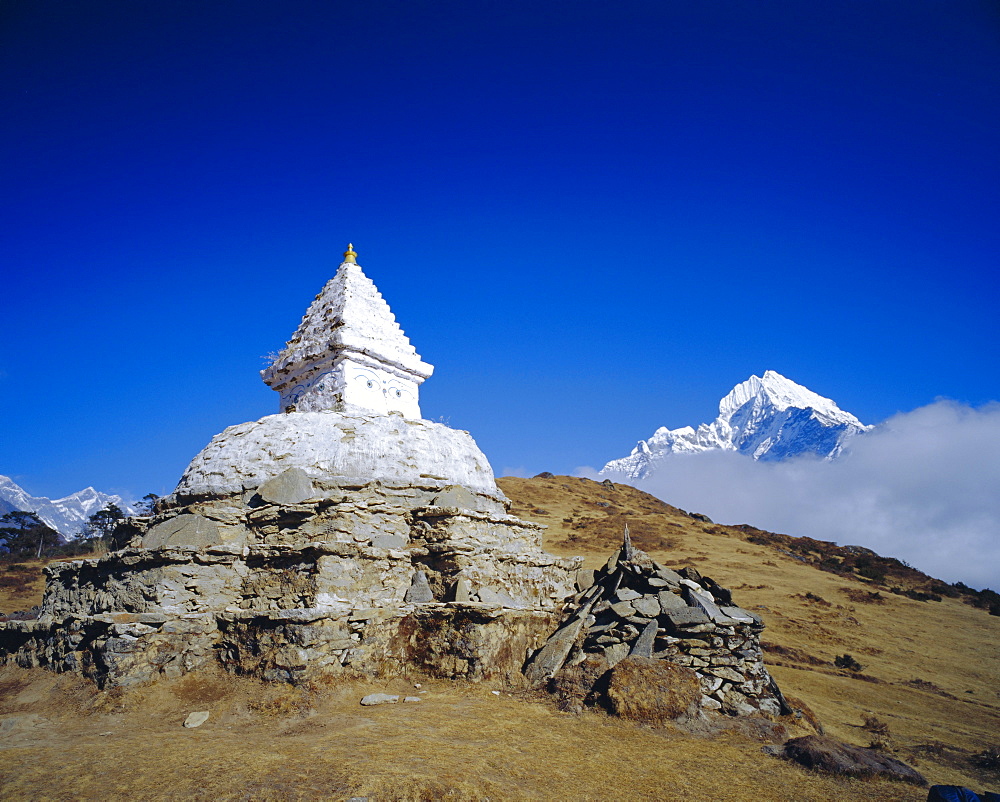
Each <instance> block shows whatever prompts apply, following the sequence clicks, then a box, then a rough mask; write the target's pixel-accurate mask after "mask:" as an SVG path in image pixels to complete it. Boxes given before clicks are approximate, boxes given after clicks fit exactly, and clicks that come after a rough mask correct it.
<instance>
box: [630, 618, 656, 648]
mask: <svg viewBox="0 0 1000 802" xmlns="http://www.w3.org/2000/svg"><path fill="white" fill-rule="evenodd" d="M656 630H657V627H656V622H655V621H650V622H649V623H648V624H646V627H645V629H643V630H642V632H641V633H640V634H639V637H638V638H636V639H635V643H633V644H632V651H631V652H629V655H628V656H629V657H652V656H653V641H655V640H656Z"/></svg>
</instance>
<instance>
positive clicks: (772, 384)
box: [719, 370, 864, 426]
mask: <svg viewBox="0 0 1000 802" xmlns="http://www.w3.org/2000/svg"><path fill="white" fill-rule="evenodd" d="M753 400H758V401H759V402H760V406H763V405H764V404H769V405H770V406H772V407H773V408H774V409H776V410H779V411H784V410H786V409H788V408H789V407H795V408H796V409H812V410H813V411H814V412H816V413H817V414H818V415H822V416H823V417H825V418H827V419H829V420H831V421H833V420H836V421H842V422H844V423H853V424H854V425H855V426H864V424H863V423H861V421H859V420H858V419H857V418H855V417H854V416H853V415H852V414H851V413H850V412H844V410H842V409H841V408H840V407H838V406H837V405H836V404H835V403H834V402H833V401H831V400H830V399H829V398H824V397H823V396H821V395H820V394H819V393H814V392H813V391H812V390H810V389H808V388H806V387H803V386H802V385H801V384H796V383H795V382H793V381H792V380H791V379H786V378H785V377H784V376H782V375H781V374H780V373H778V372H777V371H774V370H767V371H764V375H763V376H762V377H761V376H751V377H750V378H749V379H747V380H746V381H745V382H740V383H739V384H737V385H736V386H735V387H734V388H733V389H732V390H730V391H729V393H728V394H727V395H726V396H725V397H724V398H723V399H722V400H721V401H720V402H719V418H721V419H723V420H727V421H728V420H731V419H732V417H733V415H734V414H735V413H736V412H737V411H738V410H740V409H741V408H742V407H743V406H745V405H746V404H747V402H749V401H753Z"/></svg>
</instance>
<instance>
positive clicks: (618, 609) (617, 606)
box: [611, 601, 635, 618]
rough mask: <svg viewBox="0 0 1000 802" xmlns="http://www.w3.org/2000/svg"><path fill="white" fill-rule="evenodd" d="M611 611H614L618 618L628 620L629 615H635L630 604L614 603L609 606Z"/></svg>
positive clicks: (625, 602) (623, 602) (624, 602)
mask: <svg viewBox="0 0 1000 802" xmlns="http://www.w3.org/2000/svg"><path fill="white" fill-rule="evenodd" d="M611 609H612V610H614V611H615V615H617V616H618V617H620V618H628V617H629V616H630V615H635V608H634V607H633V606H632V603H631V602H627V601H620V602H615V603H614V604H612V605H611Z"/></svg>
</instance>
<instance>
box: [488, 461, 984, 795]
mask: <svg viewBox="0 0 1000 802" xmlns="http://www.w3.org/2000/svg"><path fill="white" fill-rule="evenodd" d="M500 484H501V486H502V488H503V490H504V492H505V493H507V495H508V496H510V497H511V498H515V499H517V503H518V514H524V517H526V518H528V519H529V520H538V521H539V523H547V524H549V525H550V529H549V530H548V531H547V533H546V537H545V546H546V548H547V549H549V550H550V551H552V552H553V553H556V554H561V555H568V554H572V553H580V554H583V555H584V556H585V558H586V563H585V564H586V565H587V566H588V567H596V566H598V565H600V564H603V562H604V560H605V559H606V558H607V555H608V553H609V552H610V550H611V548H612V547H613V546H614V545H615V544H617V543H618V542H620V538H621V525H622V523H623V521H622V518H624V520H627V521H628V524H629V528H630V529H631V530H633V531H634V530H635V529H636V528H640V529H643V530H645V531H655V530H656V528H657V527H659V530H660V531H662V532H664V533H669V536H670V538H671V539H672V540H673V542H674V544H675V545H674V546H673V548H671V549H669V550H664V551H657V550H655V549H654V550H652V551H651V552H650V553H651V554H652V555H653V556H654V557H655V558H656V559H658V560H660V561H661V562H663V563H665V564H666V565H686V564H692V565H695V566H696V567H697V568H698V570H699V571H701V572H702V573H704V574H708V575H710V576H711V577H712V578H713V579H715V580H716V581H717V582H719V583H720V584H722V585H724V586H726V587H729V588H731V589H733V590H734V594H733V595H734V599H735V601H736V602H737V604H740V605H741V606H743V607H746V608H748V609H751V610H754V611H755V612H757V613H759V614H760V615H761V616H762V617H763V618H764V621H765V623H766V624H767V629H766V630H765V632H764V635H763V638H764V640H765V641H767V642H768V643H769V644H771V645H772V648H771V649H768V650H766V651H765V662H766V663H767V664H768V665H769V667H770V669H771V673H772V674H773V675H774V676H775V678H776V679H777V680H778V682H779V684H780V685H781V688H782V690H783V691H784V692H785V693H786V694H792V695H793V696H795V697H797V698H799V699H802V700H803V701H804V702H805V703H806V704H807V705H808V706H809V707H810V708H811V709H812V710H813V711H814V712H815V714H816V715H817V716H818V718H819V720H820V721H821V722H822V724H823V726H824V728H825V730H826V732H827V733H828V734H830V735H833V736H834V737H837V738H840V739H842V740H845V741H848V742H850V743H854V744H857V745H859V746H867V745H868V742H869V740H870V734H869V733H867V732H865V731H864V730H863V729H862V728H861V726H860V725H859V723H858V722H859V721H861V720H862V719H861V716H862V715H863V714H869V715H873V716H877V717H878V718H879V719H881V720H883V721H885V722H887V723H888V724H889V726H890V727H891V731H892V741H893V748H894V749H895V752H894V754H895V756H896V757H898V758H900V759H902V760H906V761H907V762H910V763H911V764H913V765H915V766H916V767H917V768H918V769H919V770H920V771H921V772H922V773H923V774H925V775H926V776H927V778H928V780H930V781H931V782H932V783H940V784H953V785H965V786H968V787H971V788H979V789H983V788H992V789H993V790H998V785H1000V783H998V781H997V777H996V776H995V775H991V774H989V773H988V772H986V771H983V770H982V769H981V768H979V767H977V766H976V765H975V764H974V762H973V760H972V758H973V756H974V755H975V754H977V753H979V752H981V751H982V750H984V749H988V748H990V747H993V746H995V745H996V735H995V733H996V732H1000V617H998V616H991V615H989V614H988V613H987V611H986V610H981V609H976V608H975V607H971V606H969V605H968V604H963V603H962V602H961V601H960V600H958V599H952V598H944V599H943V600H942V601H939V602H934V601H931V602H923V601H916V600H914V599H911V598H907V597H905V596H900V595H896V594H893V593H888V592H886V591H885V590H884V587H883V586H880V585H877V584H874V583H872V582H870V581H869V580H866V579H864V578H863V577H855V578H850V577H847V576H843V575H839V574H836V573H830V572H828V571H823V570H818V568H817V565H816V564H815V563H810V562H803V561H802V560H801V559H796V557H795V556H793V554H796V552H794V550H792V549H788V548H787V542H786V541H783V540H780V539H779V540H778V541H777V542H776V543H769V542H767V541H768V538H764V537H761V538H760V539H761V540H763V541H765V542H763V543H755V542H750V541H748V539H747V538H748V534H747V531H746V530H745V529H743V528H738V527H727V526H719V525H713V524H708V523H705V522H702V521H698V520H695V519H692V518H690V517H689V516H687V515H685V514H684V513H683V512H681V511H680V510H677V509H676V508H674V507H671V506H669V505H667V504H664V503H663V502H661V501H659V500H657V499H655V498H653V497H651V496H648V495H647V494H645V493H642V492H641V491H638V490H636V489H634V488H631V487H629V486H627V485H615V486H614V487H610V488H609V487H607V486H606V485H603V484H600V483H596V482H592V481H590V480H587V479H578V478H573V477H567V476H556V477H553V478H552V479H516V478H504V479H501V480H500ZM598 499H600V500H607V499H613V507H614V509H615V510H633V511H634V513H633V514H630V515H626V516H617V515H616V516H614V517H612V516H610V515H609V516H607V518H606V519H605V520H604V522H603V523H602V524H601V525H599V526H598V525H595V527H594V528H595V531H599V532H600V537H602V538H604V545H603V547H601V545H600V540H599V538H598V537H596V536H595V537H594V538H591V539H590V540H588V545H589V546H590V548H589V549H586V550H583V549H578V550H576V551H575V552H574V548H573V547H572V546H571V545H569V544H568V543H567V535H568V534H569V530H567V528H566V525H565V524H563V523H562V519H563V518H573V517H574V516H579V514H580V511H583V510H586V511H587V514H588V515H591V516H592V515H593V513H592V512H591V511H592V510H593V509H594V503H593V502H594V500H598ZM525 506H527V507H539V506H540V507H545V508H546V509H549V510H551V511H552V516H551V517H550V518H547V519H540V518H539V519H532V516H531V515H530V514H526V513H522V510H523V509H524V507H525ZM598 509H602V510H604V509H607V508H598ZM755 531H756V530H754V532H751V533H750V535H749V537H751V538H755V539H756V536H755ZM780 549H785V551H782V550H780ZM789 551H791V552H792V554H789V553H786V552H789ZM893 581H900V580H899V579H898V578H894V579H893ZM875 593H877V594H878V598H873V596H872V594H875ZM826 602H829V604H826ZM845 653H848V654H851V655H854V656H855V657H856V658H858V659H859V662H860V663H862V664H863V666H864V670H863V672H862V673H860V674H856V673H853V672H850V671H845V670H841V669H837V668H836V667H835V666H834V658H835V657H836V656H838V655H842V654H845ZM933 743H939V744H943V745H944V748H943V749H942V751H941V753H940V754H935V753H934V752H933V750H931V751H927V750H926V749H922V748H921V747H922V746H926V745H927V744H933Z"/></svg>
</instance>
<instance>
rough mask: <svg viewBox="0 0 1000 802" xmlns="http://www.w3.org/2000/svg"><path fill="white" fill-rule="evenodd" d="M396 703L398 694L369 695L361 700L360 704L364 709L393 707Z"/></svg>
mask: <svg viewBox="0 0 1000 802" xmlns="http://www.w3.org/2000/svg"><path fill="white" fill-rule="evenodd" d="M398 701H399V696H398V694H392V693H370V694H368V695H367V696H365V697H364V698H363V699H362V700H361V704H363V705H364V706H365V707H374V706H375V705H394V704H396V703H397V702H398Z"/></svg>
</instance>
